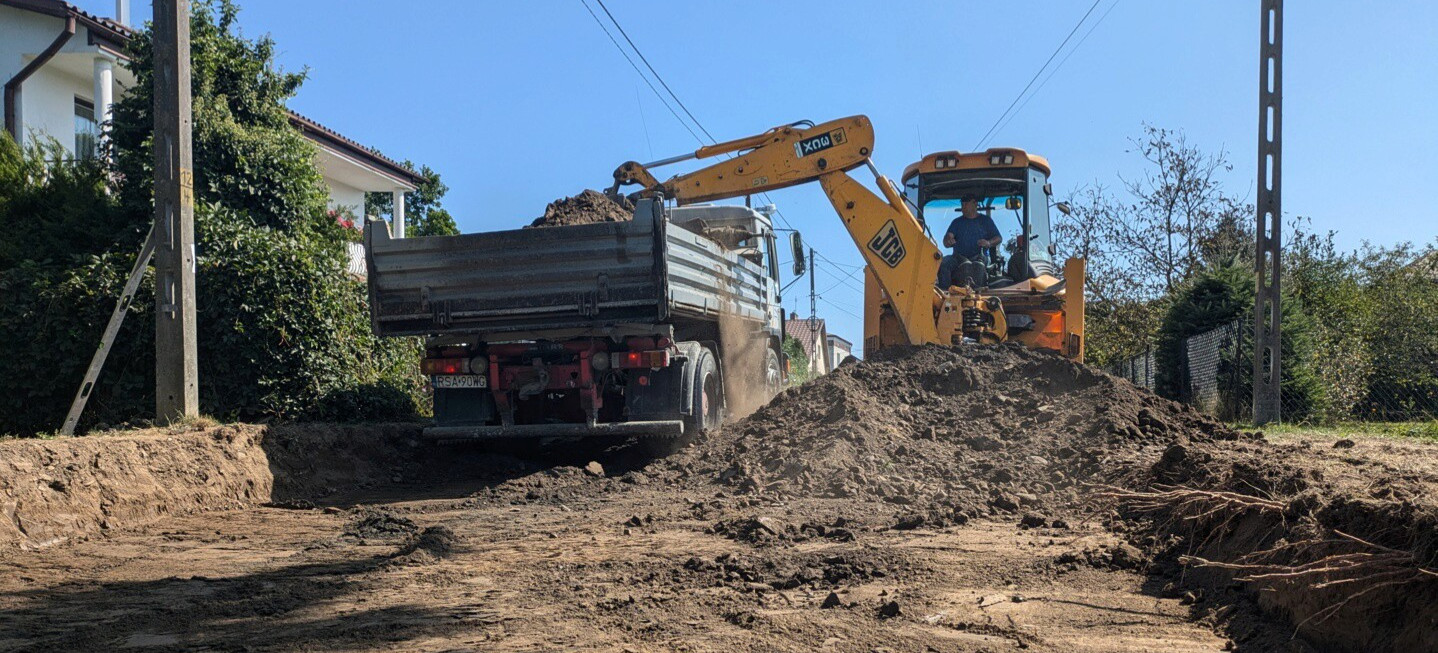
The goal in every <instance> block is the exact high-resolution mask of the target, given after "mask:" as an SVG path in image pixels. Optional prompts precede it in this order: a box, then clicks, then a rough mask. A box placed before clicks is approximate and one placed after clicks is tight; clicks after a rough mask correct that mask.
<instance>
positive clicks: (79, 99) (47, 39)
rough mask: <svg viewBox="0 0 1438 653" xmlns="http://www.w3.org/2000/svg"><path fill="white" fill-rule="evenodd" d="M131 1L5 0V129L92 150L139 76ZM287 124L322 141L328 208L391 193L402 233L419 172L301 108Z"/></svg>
mask: <svg viewBox="0 0 1438 653" xmlns="http://www.w3.org/2000/svg"><path fill="white" fill-rule="evenodd" d="M128 2H129V0H117V1H116V3H115V4H116V16H117V17H116V18H100V17H97V16H94V15H91V14H89V13H86V12H84V11H81V10H80V9H78V8H76V7H75V6H74V5H71V4H69V3H67V2H63V1H62V0H0V81H3V82H4V85H5V87H4V109H3V111H4V118H5V130H6V131H8V132H9V133H10V135H11V136H13V137H14V138H15V140H16V142H19V143H21V144H22V145H23V144H27V143H30V142H33V139H35V138H39V137H44V136H49V137H51V138H54V139H56V140H58V141H59V142H60V144H61V145H63V146H65V148H66V150H67V151H69V152H70V153H71V154H74V155H76V156H89V155H92V154H93V153H94V152H95V150H96V147H97V145H98V141H99V139H100V138H102V137H103V135H102V134H101V133H100V125H103V124H104V123H105V122H106V121H107V120H108V119H109V115H110V107H111V105H112V104H113V103H114V101H115V98H116V97H118V96H119V95H121V94H123V93H124V92H125V89H127V88H129V87H130V86H132V85H133V84H134V82H135V80H134V76H133V75H131V74H130V73H129V71H127V70H126V69H125V68H124V67H123V66H122V65H120V63H121V62H123V61H125V60H126V55H125V44H126V42H128V41H129V39H130V36H131V35H133V33H134V32H133V31H132V30H131V29H130V28H129V27H127V24H128V23H129V16H128V14H129V10H128V7H129V5H128ZM290 124H291V125H294V127H295V128H296V129H298V130H300V132H301V133H302V134H304V136H305V137H306V138H308V139H309V140H311V141H313V142H314V143H315V144H316V145H317V146H318V147H319V155H318V156H317V160H316V162H315V164H316V166H318V167H319V169H320V171H321V173H322V174H323V176H324V180H325V183H326V184H327V185H328V186H329V194H330V202H329V203H330V207H331V208H341V207H344V208H350V209H353V210H354V212H355V215H356V216H358V217H363V214H364V194H365V193H393V194H394V207H395V209H394V212H395V220H394V225H393V227H392V230H393V231H394V233H395V235H396V236H399V237H403V236H404V200H403V195H404V193H406V192H409V191H412V190H414V189H415V188H416V187H417V186H418V185H419V184H420V183H421V182H422V181H423V178H422V177H420V176H419V175H418V174H416V173H415V172H414V171H412V170H410V169H408V168H406V167H404V166H403V165H401V164H399V163H396V162H395V161H393V160H391V159H389V158H386V157H384V156H383V155H380V154H379V153H377V152H375V151H373V150H371V149H369V148H367V147H365V146H363V145H360V144H359V143H356V142H354V141H352V140H350V139H348V138H345V137H344V136H341V135H340V134H338V133H336V132H335V131H334V130H331V129H329V128H326V127H325V126H323V125H321V124H319V123H317V122H315V121H313V120H311V119H309V118H306V117H304V116H301V115H299V114H297V113H294V112H290Z"/></svg>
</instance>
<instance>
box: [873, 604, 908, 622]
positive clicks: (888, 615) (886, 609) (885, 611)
mask: <svg viewBox="0 0 1438 653" xmlns="http://www.w3.org/2000/svg"><path fill="white" fill-rule="evenodd" d="M900 614H903V610H901V609H900V608H899V602H898V601H885V602H884V603H883V604H882V605H880V606H879V618H880V619H893V618H894V617H897V616H899V615H900Z"/></svg>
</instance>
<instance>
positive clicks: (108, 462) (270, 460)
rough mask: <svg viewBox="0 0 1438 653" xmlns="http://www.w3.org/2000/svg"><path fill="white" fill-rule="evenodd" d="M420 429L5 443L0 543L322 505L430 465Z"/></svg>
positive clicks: (244, 428)
mask: <svg viewBox="0 0 1438 653" xmlns="http://www.w3.org/2000/svg"><path fill="white" fill-rule="evenodd" d="M419 430H420V429H419V427H418V426H416V425H408V424H406V425H373V426H365V427H352V426H329V425H323V424H310V425H305V426H303V427H295V426H274V427H266V426H258V425H233V426H221V427H216V428H210V429H204V430H201V431H193V432H183V431H170V430H167V429H146V430H142V431H133V432H128V433H121V434H102V435H94V436H89V437H82V438H62V439H55V440H12V441H8V442H0V549H4V548H9V547H18V548H21V549H37V548H44V547H47V546H53V545H56V544H60V543H63V542H67V541H71V540H74V539H83V538H86V537H91V536H94V535H97V534H100V533H103V532H105V531H108V530H111V529H119V528H131V527H134V526H139V525H143V524H147V523H150V522H152V521H155V520H158V519H161V518H164V517H167V516H175V515H185V514H190V513H196V512H205V511H211V510H228V509H237V508H245V507H249V506H252V505H255V504H262V503H269V504H271V505H274V506H275V507H284V508H292V509H306V508H312V507H314V505H315V504H314V502H315V501H316V500H318V499H322V498H323V497H327V496H330V495H333V494H335V493H336V492H337V491H339V489H340V488H344V489H347V490H348V489H352V488H365V487H375V486H378V485H383V484H389V483H395V482H399V481H402V480H403V479H404V478H405V477H406V476H409V477H410V478H415V477H416V476H417V475H419V474H421V473H424V472H425V470H426V467H425V466H422V465H421V464H420V462H419V461H418V460H416V459H415V458H414V455H413V448H414V446H415V444H416V443H417V437H418V435H419Z"/></svg>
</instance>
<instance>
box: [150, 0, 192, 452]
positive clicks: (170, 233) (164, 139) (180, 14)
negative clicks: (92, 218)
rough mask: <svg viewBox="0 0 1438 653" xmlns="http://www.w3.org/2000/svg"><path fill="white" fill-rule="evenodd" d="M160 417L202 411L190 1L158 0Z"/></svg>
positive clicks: (172, 417)
mask: <svg viewBox="0 0 1438 653" xmlns="http://www.w3.org/2000/svg"><path fill="white" fill-rule="evenodd" d="M154 11H155V15H154V30H155V42H154V48H155V71H154V80H155V89H154V91H155V106H154V113H155V141H154V143H155V145H154V147H155V235H156V247H155V303H156V308H157V310H156V312H155V416H156V419H157V420H158V421H159V422H161V423H166V422H173V421H175V420H179V419H183V418H187V417H194V416H196V415H198V414H199V412H200V405H199V404H200V400H199V382H198V380H197V377H198V373H197V364H196V353H195V208H194V204H195V192H194V172H193V169H192V166H191V159H190V118H191V114H190V2H189V0H155V2H154Z"/></svg>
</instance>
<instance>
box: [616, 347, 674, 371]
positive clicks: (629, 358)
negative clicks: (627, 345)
mask: <svg viewBox="0 0 1438 653" xmlns="http://www.w3.org/2000/svg"><path fill="white" fill-rule="evenodd" d="M619 367H627V368H634V369H638V368H645V367H651V368H653V367H669V350H668V349H653V350H649V351H626V352H624V353H623V354H621V355H620V361H619Z"/></svg>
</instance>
